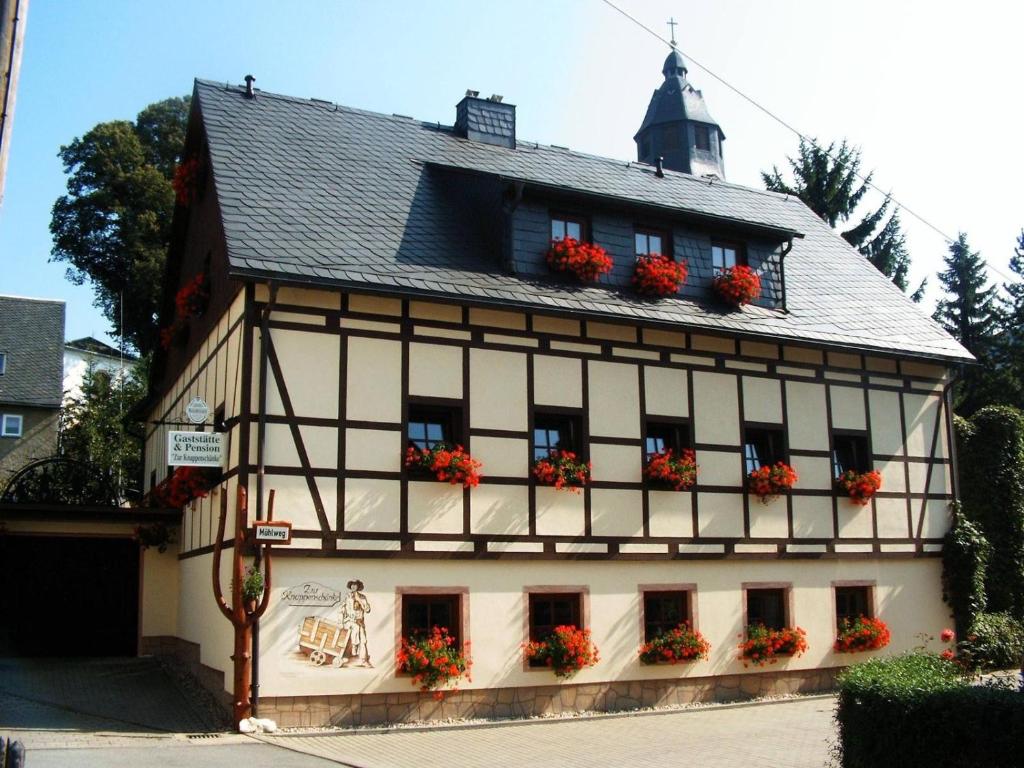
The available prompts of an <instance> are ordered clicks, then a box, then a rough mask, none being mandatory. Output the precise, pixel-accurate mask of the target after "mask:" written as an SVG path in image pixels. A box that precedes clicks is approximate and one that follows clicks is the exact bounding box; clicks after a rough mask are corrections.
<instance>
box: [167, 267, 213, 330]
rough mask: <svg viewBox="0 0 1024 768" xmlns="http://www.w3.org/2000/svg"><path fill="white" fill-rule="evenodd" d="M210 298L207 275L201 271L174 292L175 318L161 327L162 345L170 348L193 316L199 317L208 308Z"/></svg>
mask: <svg viewBox="0 0 1024 768" xmlns="http://www.w3.org/2000/svg"><path fill="white" fill-rule="evenodd" d="M209 298H210V294H209V291H208V290H207V287H206V276H205V275H204V274H203V273H202V272H200V273H199V274H197V275H196V276H195V277H193V278H192V279H191V280H189V281H188V282H187V283H185V285H183V286H182V287H181V288H180V289H178V292H177V293H176V294H174V319H173V320H172V321H171V324H170V325H169V326H167V327H166V328H161V329H160V346H161V347H163V348H164V349H170V348H171V344H173V343H174V338H175V336H177V335H178V331H180V330H181V329H182V328H184V327H185V324H186V323H188V321H189V320H190V319H191V318H193V317H199V316H200V315H202V314H203V312H204V311H205V310H206V303H207V301H208V300H209Z"/></svg>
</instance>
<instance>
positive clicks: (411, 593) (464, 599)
mask: <svg viewBox="0 0 1024 768" xmlns="http://www.w3.org/2000/svg"><path fill="white" fill-rule="evenodd" d="M407 597H413V598H415V597H426V598H435V599H440V598H454V599H456V600H457V604H458V606H457V610H458V626H457V627H455V628H454V629H455V630H456V631H457V632H458V647H459V650H460V651H463V650H465V648H466V644H467V643H468V642H469V587H465V586H451V587H414V586H409V587H404V586H403V587H395V609H394V610H395V648H401V647H402V640H403V639H404V638H405V637H407V636H408V635H406V633H405V616H406V610H405V606H406V602H405V601H406V598H407ZM448 629H449V631H451V630H452V627H449V628H448ZM404 676H405V674H404V673H402V672H399V671H398V668H397V666H396V668H395V677H404Z"/></svg>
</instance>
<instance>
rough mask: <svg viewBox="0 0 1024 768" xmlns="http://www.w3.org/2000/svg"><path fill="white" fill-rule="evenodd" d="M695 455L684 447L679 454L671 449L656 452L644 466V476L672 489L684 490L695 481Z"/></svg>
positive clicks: (656, 483)
mask: <svg viewBox="0 0 1024 768" xmlns="http://www.w3.org/2000/svg"><path fill="white" fill-rule="evenodd" d="M698 469H699V467H698V466H697V456H696V454H695V453H694V452H693V451H692V450H690V449H689V448H686V449H684V450H683V451H682V453H681V454H680V455H678V456H677V455H675V454H674V453H673V452H672V451H663V452H661V453H656V454H654V456H652V457H651V459H650V461H648V462H647V465H646V466H645V467H644V477H645V478H646V479H647V480H648V481H649V482H651V483H653V484H655V485H659V486H661V487H663V488H671V489H672V490H674V491H685V490H688V489H690V488H692V487H693V486H694V484H695V483H696V482H697V470H698Z"/></svg>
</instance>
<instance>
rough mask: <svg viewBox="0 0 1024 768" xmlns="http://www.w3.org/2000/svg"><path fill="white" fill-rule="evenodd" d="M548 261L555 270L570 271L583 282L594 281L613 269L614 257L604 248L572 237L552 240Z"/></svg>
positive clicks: (549, 265)
mask: <svg viewBox="0 0 1024 768" xmlns="http://www.w3.org/2000/svg"><path fill="white" fill-rule="evenodd" d="M547 262H548V267H549V268H550V269H551V270H552V271H553V272H568V273H570V274H573V275H575V276H576V279H577V280H579V281H580V282H583V283H592V282H594V281H595V280H597V279H598V278H599V277H600V276H601V275H604V274H607V273H608V272H610V271H611V269H612V258H611V256H609V255H608V252H607V251H605V249H604V248H602V247H601V246H599V245H594V244H593V243H582V242H580V241H579V240H576V239H574V238H571V237H564V238H562V239H561V240H552V241H551V247H550V248H548V253H547Z"/></svg>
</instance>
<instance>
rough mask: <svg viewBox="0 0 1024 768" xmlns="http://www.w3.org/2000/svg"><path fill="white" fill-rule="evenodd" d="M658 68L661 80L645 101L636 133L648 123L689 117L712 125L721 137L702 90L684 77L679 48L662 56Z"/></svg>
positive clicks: (654, 123) (641, 131)
mask: <svg viewBox="0 0 1024 768" xmlns="http://www.w3.org/2000/svg"><path fill="white" fill-rule="evenodd" d="M661 71H662V73H663V74H664V75H665V82H663V83H662V84H661V86H660V87H659V88H658V90H656V91H655V92H654V95H653V96H651V101H650V103H649V104H648V105H647V113H646V114H645V115H644V121H643V123H641V124H640V129H639V130H638V131H637V132H636V136H639V135H640V134H641V133H643V131H644V129H645V128H647V127H649V126H652V125H661V124H662V123H675V122H678V121H680V120H690V121H691V122H696V123H708V124H709V125H713V126H715V128H717V129H718V133H719V135H720V136H721V137H722V138H723V139H724V138H725V133H724V132H723V131H722V128H721V126H719V125H718V122H717V121H716V120H715V119H714V118H713V117H712V116H711V113H710V112H708V105H707V104H705V103H704V94H702V93H701V92H700V91H698V90H697V89H696V88H694V87H693V86H692V85H690V83H689V81H688V80H687V79H686V65H685V64H684V63H683V57H682V54H680V53H679V51H675V50H674V51H672V52H671V53H670V54H669V55H668V58H667V59H665V66H663V67H662V69H661ZM634 138H636V137H634Z"/></svg>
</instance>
